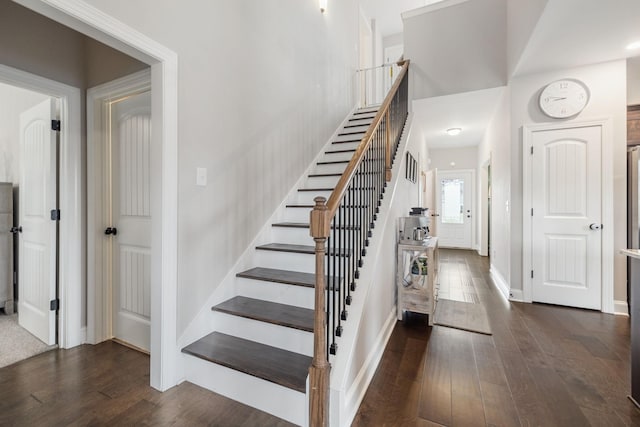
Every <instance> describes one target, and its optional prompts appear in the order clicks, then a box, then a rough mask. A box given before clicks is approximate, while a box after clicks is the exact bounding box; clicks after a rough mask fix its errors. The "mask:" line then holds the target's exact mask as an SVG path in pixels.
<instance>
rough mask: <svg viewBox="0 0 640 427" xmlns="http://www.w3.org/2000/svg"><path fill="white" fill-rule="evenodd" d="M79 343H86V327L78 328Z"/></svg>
mask: <svg viewBox="0 0 640 427" xmlns="http://www.w3.org/2000/svg"><path fill="white" fill-rule="evenodd" d="M80 344H87V327H86V326H83V327H82V328H80Z"/></svg>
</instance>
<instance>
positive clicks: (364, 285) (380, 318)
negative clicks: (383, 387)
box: [329, 113, 421, 426]
mask: <svg viewBox="0 0 640 427" xmlns="http://www.w3.org/2000/svg"><path fill="white" fill-rule="evenodd" d="M412 123H413V114H412V113H410V114H409V116H408V117H407V121H406V124H405V128H404V131H403V134H402V137H401V140H400V144H399V146H398V152H397V154H396V161H395V162H394V164H393V168H392V178H391V181H390V182H389V183H387V189H386V192H385V195H384V199H383V200H382V205H381V206H380V214H379V215H378V220H377V221H376V223H375V229H374V230H373V235H372V237H371V241H370V246H369V248H368V250H367V256H366V257H365V258H364V265H363V267H362V268H361V269H360V278H359V279H358V281H357V290H356V291H355V292H354V293H353V302H352V304H351V305H350V306H349V307H348V310H349V317H348V320H347V321H346V322H344V323H343V327H344V330H343V334H342V336H341V337H340V338H338V341H337V343H338V352H337V355H336V356H334V357H332V358H331V359H330V362H331V380H330V406H329V408H330V409H329V413H330V419H331V422H330V425H331V426H349V425H351V422H352V421H353V419H354V417H355V415H356V412H357V410H358V407H359V405H360V403H361V401H362V399H363V397H364V394H365V392H366V390H367V387H368V386H369V383H370V382H371V379H372V377H373V374H374V373H375V370H376V368H377V366H378V363H379V362H380V359H381V358H382V353H383V351H384V348H385V346H386V344H387V342H388V340H389V338H390V336H391V332H392V331H393V327H394V326H395V324H396V291H395V264H396V241H397V240H396V236H397V226H398V225H397V224H398V221H397V219H398V217H401V216H407V215H408V214H409V210H410V208H411V206H416V204H417V202H418V200H417V194H418V190H417V184H415V183H410V182H409V181H407V180H405V178H404V176H405V174H404V172H403V171H404V170H405V169H404V168H405V162H406V156H405V153H406V152H407V150H408V149H409V148H412V149H413V150H414V153H415V151H418V147H415V148H414V147H409V140H410V137H411V131H412V129H411V126H412ZM418 139H421V138H418ZM412 196H413V197H412Z"/></svg>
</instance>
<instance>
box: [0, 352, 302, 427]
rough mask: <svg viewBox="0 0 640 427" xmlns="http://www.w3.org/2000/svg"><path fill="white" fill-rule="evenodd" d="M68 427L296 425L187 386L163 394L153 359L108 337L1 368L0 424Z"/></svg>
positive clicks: (186, 384) (183, 385) (248, 426)
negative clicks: (155, 382) (152, 376)
mask: <svg viewBox="0 0 640 427" xmlns="http://www.w3.org/2000/svg"><path fill="white" fill-rule="evenodd" d="M6 344H8V343H2V345H6ZM70 425H73V426H107V425H109V426H169V425H170V426H221V427H222V426H224V427H228V426H246V427H254V426H291V424H290V423H287V422H286V421H283V420H281V419H278V418H275V417H273V416H271V415H269V414H266V413H264V412H261V411H259V410H257V409H253V408H250V407H248V406H245V405H242V404H240V403H238V402H235V401H233V400H229V399H227V398H225V397H222V396H220V395H217V394H215V393H212V392H210V391H208V390H205V389H203V388H200V387H198V386H195V385H193V384H190V383H183V384H181V385H179V386H177V387H174V388H172V389H170V390H168V391H166V392H164V393H160V392H158V391H156V390H154V389H152V388H151V387H149V357H148V356H146V355H144V354H142V353H139V352H137V351H134V350H131V349H129V348H127V347H124V346H122V345H119V344H117V343H114V342H110V341H109V342H105V343H102V344H98V345H96V346H90V345H84V346H80V347H76V348H74V349H71V350H53V351H50V352H48V353H43V354H41V355H38V356H35V357H33V358H31V359H27V360H25V361H22V362H18V363H16V364H14V365H11V366H8V367H6V368H2V369H0V426H70Z"/></svg>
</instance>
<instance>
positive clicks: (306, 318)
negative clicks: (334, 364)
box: [211, 296, 314, 332]
mask: <svg viewBox="0 0 640 427" xmlns="http://www.w3.org/2000/svg"><path fill="white" fill-rule="evenodd" d="M211 310H213V311H219V312H221V313H226V314H232V315H234V316H240V317H245V318H247V319H253V320H258V321H261V322H266V323H273V324H274V325H280V326H285V327H287V328H293V329H299V330H301V331H307V332H313V316H314V311H313V310H309V309H308V308H302V307H296V306H293V305H286V304H278V303H276V302H270V301H264V300H259V299H254V298H247V297H242V296H237V297H233V298H231V299H230V300H227V301H225V302H223V303H220V304H218V305H216V306H213V307H211Z"/></svg>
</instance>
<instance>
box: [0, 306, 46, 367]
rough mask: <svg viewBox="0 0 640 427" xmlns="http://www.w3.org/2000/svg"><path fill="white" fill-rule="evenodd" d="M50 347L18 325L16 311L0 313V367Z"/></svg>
mask: <svg viewBox="0 0 640 427" xmlns="http://www.w3.org/2000/svg"><path fill="white" fill-rule="evenodd" d="M51 348H55V346H51V347H50V346H47V345H46V344H45V343H43V342H42V341H40V340H39V339H38V338H36V337H34V336H33V335H31V334H30V333H29V332H27V330H26V329H23V328H21V327H20V326H19V325H18V314H17V313H15V314H11V315H5V314H0V368H1V367H3V366H7V365H11V364H12V363H15V362H18V361H20V360H24V359H27V358H29V357H31V356H35V355H36V354H40V353H42V352H44V351H47V350H49V349H51Z"/></svg>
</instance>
